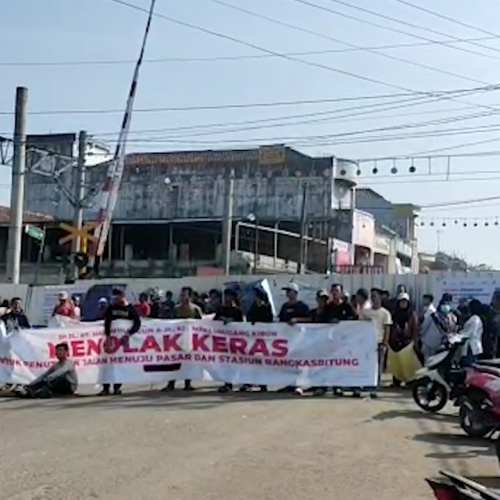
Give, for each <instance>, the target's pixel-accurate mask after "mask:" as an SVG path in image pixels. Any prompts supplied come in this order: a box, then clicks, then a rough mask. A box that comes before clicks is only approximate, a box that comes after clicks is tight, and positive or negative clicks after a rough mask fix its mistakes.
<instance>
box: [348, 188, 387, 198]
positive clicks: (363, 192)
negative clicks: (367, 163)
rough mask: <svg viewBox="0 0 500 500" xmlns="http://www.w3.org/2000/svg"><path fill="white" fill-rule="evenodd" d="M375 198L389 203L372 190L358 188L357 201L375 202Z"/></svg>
mask: <svg viewBox="0 0 500 500" xmlns="http://www.w3.org/2000/svg"><path fill="white" fill-rule="evenodd" d="M375 198H376V199H378V200H384V201H389V200H386V199H385V198H384V197H383V196H382V195H381V194H379V193H377V192H376V191H374V190H373V189H371V188H356V199H360V200H373V199H375Z"/></svg>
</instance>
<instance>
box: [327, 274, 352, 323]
mask: <svg viewBox="0 0 500 500" xmlns="http://www.w3.org/2000/svg"><path fill="white" fill-rule="evenodd" d="M330 293H331V299H330V302H329V303H328V305H327V307H326V311H327V313H326V314H327V317H328V319H329V321H328V322H329V323H330V322H336V321H347V320H351V319H356V313H355V312H354V308H353V307H352V305H351V304H350V303H349V302H347V301H345V300H344V298H343V290H342V285H339V284H336V283H334V284H333V285H332V286H331V288H330Z"/></svg>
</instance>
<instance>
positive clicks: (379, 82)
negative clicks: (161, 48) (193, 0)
mask: <svg viewBox="0 0 500 500" xmlns="http://www.w3.org/2000/svg"><path fill="white" fill-rule="evenodd" d="M110 1H112V2H115V3H117V4H120V5H124V6H126V7H129V8H131V9H135V10H138V11H140V12H145V11H146V9H144V8H143V7H140V6H138V5H135V4H133V3H130V2H126V1H125V0H110ZM155 16H156V17H159V18H161V19H164V20H166V21H169V22H171V23H174V24H178V25H179V26H184V27H186V28H190V29H193V30H196V31H199V32H202V33H206V34H208V35H211V36H215V37H217V38H221V39H224V40H228V41H230V42H233V43H237V44H239V45H244V46H245V47H249V48H251V49H254V50H258V51H260V52H265V53H267V54H271V55H274V56H276V57H280V58H281V59H285V60H288V61H292V62H298V63H301V64H305V65H307V66H311V67H315V68H320V69H324V70H327V71H331V72H333V73H337V74H340V75H344V76H349V77H351V78H356V79H358V80H364V81H366V82H370V83H374V84H376V85H382V86H384V87H390V88H393V89H397V90H403V91H411V89H407V88H404V87H400V86H398V85H394V84H392V83H389V82H384V81H383V80H378V79H376V78H371V77H369V76H364V75H359V74H356V73H352V72H351V71H346V70H341V69H338V68H334V67H332V66H327V65H326V64H321V63H315V62H313V61H308V60H306V59H300V58H298V57H292V56H286V55H285V54H283V53H280V52H275V51H274V50H270V49H268V48H265V47H262V46H261V45H256V44H254V43H251V42H247V41H245V40H242V39H240V38H236V37H234V36H231V35H226V34H224V33H220V32H218V31H213V30H210V29H208V28H204V27H202V26H198V25H196V24H192V23H188V22H185V21H180V20H179V19H175V18H173V17H170V16H165V15H163V14H160V13H155Z"/></svg>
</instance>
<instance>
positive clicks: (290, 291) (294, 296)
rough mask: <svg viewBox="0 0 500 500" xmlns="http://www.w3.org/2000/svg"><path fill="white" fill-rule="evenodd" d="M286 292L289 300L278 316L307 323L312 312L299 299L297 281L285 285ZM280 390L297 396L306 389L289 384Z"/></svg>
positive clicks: (285, 320)
mask: <svg viewBox="0 0 500 500" xmlns="http://www.w3.org/2000/svg"><path fill="white" fill-rule="evenodd" d="M283 290H284V291H285V292H286V296H287V299H288V300H287V301H286V302H285V303H284V304H283V305H282V306H281V309H280V312H279V315H278V318H279V320H280V322H281V323H288V324H289V325H292V326H293V325H295V324H296V323H307V322H309V321H311V320H310V315H311V312H310V310H309V307H308V306H307V304H306V303H305V302H302V301H301V300H299V299H298V295H299V285H297V283H288V285H286V286H284V287H283ZM278 392H293V393H294V394H296V395H297V396H302V394H304V390H303V389H302V388H300V387H293V386H287V387H283V388H281V389H280V390H279V391H278Z"/></svg>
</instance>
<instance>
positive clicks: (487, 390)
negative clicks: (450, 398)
mask: <svg viewBox="0 0 500 500" xmlns="http://www.w3.org/2000/svg"><path fill="white" fill-rule="evenodd" d="M459 419H460V426H461V427H462V429H463V430H464V431H465V433H466V434H467V435H468V436H470V437H474V438H480V437H487V436H491V435H493V434H494V433H495V432H496V431H497V430H499V429H500V359H492V360H489V361H481V362H478V363H476V364H474V365H473V371H471V372H470V374H469V375H468V376H467V382H466V389H465V391H464V394H463V398H462V401H461V405H460V411H459Z"/></svg>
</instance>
